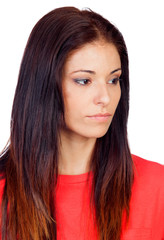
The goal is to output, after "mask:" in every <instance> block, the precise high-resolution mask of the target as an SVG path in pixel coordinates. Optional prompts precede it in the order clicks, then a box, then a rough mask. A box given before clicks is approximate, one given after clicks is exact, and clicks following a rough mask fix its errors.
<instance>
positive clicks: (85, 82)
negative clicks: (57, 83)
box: [74, 79, 91, 85]
mask: <svg viewBox="0 0 164 240" xmlns="http://www.w3.org/2000/svg"><path fill="white" fill-rule="evenodd" d="M74 82H75V83H77V84H79V85H87V84H89V83H90V82H91V81H90V80H89V79H74Z"/></svg>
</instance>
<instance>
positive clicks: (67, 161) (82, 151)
mask: <svg viewBox="0 0 164 240" xmlns="http://www.w3.org/2000/svg"><path fill="white" fill-rule="evenodd" d="M95 143H96V138H85V137H82V136H79V135H76V134H74V133H70V132H67V131H65V130H64V131H61V134H60V147H59V149H60V152H59V169H58V170H59V174H63V175H78V174H83V173H86V172H88V171H89V170H90V163H91V158H92V154H93V150H94V146H95Z"/></svg>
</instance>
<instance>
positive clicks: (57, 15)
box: [0, 7, 133, 240]
mask: <svg viewBox="0 0 164 240" xmlns="http://www.w3.org/2000/svg"><path fill="white" fill-rule="evenodd" d="M101 39H103V40H104V41H106V42H107V43H111V44H113V45H114V46H115V47H116V49H117V51H118V53H119V56H120V59H121V68H122V75H121V79H122V81H121V82H120V86H121V98H120V101H119V104H118V107H117V109H116V112H115V115H114V118H113V120H112V123H111V125H110V127H109V129H108V131H107V133H106V134H105V135H104V136H103V137H101V138H99V139H97V142H96V146H95V151H94V154H93V157H92V159H91V160H92V161H91V166H90V168H91V169H92V171H93V174H94V177H93V184H92V196H91V199H92V204H93V206H94V209H95V215H96V225H97V231H98V236H99V239H100V240H109V239H111V240H119V239H120V234H121V227H122V216H123V213H124V212H125V213H126V218H127V219H128V216H129V202H130V197H131V187H132V183H133V163H132V158H131V154H130V150H129V146H128V139H127V119H128V111H129V70H128V53H127V48H126V45H125V42H124V39H123V36H122V34H121V33H120V31H119V30H118V29H117V28H116V27H115V26H114V25H113V24H111V23H110V22H109V21H108V20H106V19H105V18H103V17H102V16H101V15H99V14H97V13H95V12H93V11H91V10H89V9H85V10H79V9H77V8H74V7H63V8H58V9H55V10H53V11H51V12H49V13H48V14H46V15H45V16H44V17H42V18H41V19H40V20H39V21H38V23H37V24H36V25H35V27H34V28H33V30H32V32H31V34H30V37H29V39H28V42H27V45H26V48H25V52H24V55H23V59H22V63H21V67H20V72H19V77H18V83H17V87H16V92H15V97H14V102H13V108H12V115H11V136H10V144H9V146H8V148H7V149H6V150H5V151H4V152H3V153H2V154H1V157H0V172H1V177H2V178H4V179H5V186H4V192H3V199H2V217H1V233H2V240H6V239H7V240H15V239H17V237H19V239H23V240H31V239H32V240H43V239H44V240H45V239H57V234H56V215H55V204H54V199H55V187H56V184H57V177H58V146H59V138H60V129H61V126H63V124H64V102H63V94H62V71H63V66H64V64H65V62H66V60H67V57H68V56H69V54H70V53H71V52H72V51H74V50H77V49H80V48H81V47H83V46H84V45H85V44H88V43H92V42H94V41H97V40H101Z"/></svg>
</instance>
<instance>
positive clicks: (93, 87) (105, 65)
mask: <svg viewBox="0 0 164 240" xmlns="http://www.w3.org/2000/svg"><path fill="white" fill-rule="evenodd" d="M120 76H121V61H120V56H119V54H118V51H117V49H116V47H115V46H114V45H113V44H111V43H107V42H104V41H95V42H93V43H89V44H86V45H84V46H83V47H82V48H80V49H78V50H75V51H73V52H72V53H71V54H70V55H69V57H68V59H67V61H66V64H65V66H64V72H63V79H62V88H63V97H64V106H65V122H66V128H63V129H62V130H61V146H60V155H59V174H68V175H75V174H82V173H85V172H88V171H89V164H90V159H91V155H92V152H93V149H94V146H95V142H96V139H97V138H100V137H102V136H104V135H105V133H106V132H107V130H108V128H109V127H110V124H111V122H112V119H113V116H114V113H115V110H116V108H117V105H118V103H119V100H120V96H121V88H120V82H119V78H120ZM97 114H98V115H97ZM102 114H106V115H102ZM95 115H96V116H95Z"/></svg>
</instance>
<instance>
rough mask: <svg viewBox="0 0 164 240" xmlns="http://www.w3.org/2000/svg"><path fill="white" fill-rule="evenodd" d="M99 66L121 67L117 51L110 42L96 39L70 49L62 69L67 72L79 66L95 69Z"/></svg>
mask: <svg viewBox="0 0 164 240" xmlns="http://www.w3.org/2000/svg"><path fill="white" fill-rule="evenodd" d="M99 66H101V67H102V66H103V67H108V68H111V69H112V68H115V67H121V61H120V56H119V53H118V51H117V49H116V47H115V46H114V45H113V44H112V43H107V42H103V41H96V42H93V43H87V44H85V45H83V46H82V47H81V48H80V49H77V50H74V51H72V52H71V53H70V54H69V56H68V57H67V59H66V62H65V67H64V70H65V71H68V72H70V71H74V70H77V69H79V68H80V69H81V68H84V69H88V68H90V69H91V70H96V69H97V68H99Z"/></svg>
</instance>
